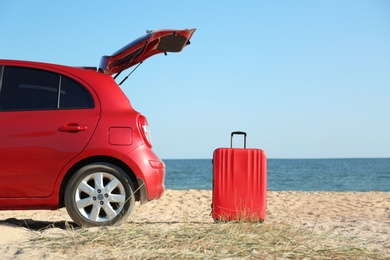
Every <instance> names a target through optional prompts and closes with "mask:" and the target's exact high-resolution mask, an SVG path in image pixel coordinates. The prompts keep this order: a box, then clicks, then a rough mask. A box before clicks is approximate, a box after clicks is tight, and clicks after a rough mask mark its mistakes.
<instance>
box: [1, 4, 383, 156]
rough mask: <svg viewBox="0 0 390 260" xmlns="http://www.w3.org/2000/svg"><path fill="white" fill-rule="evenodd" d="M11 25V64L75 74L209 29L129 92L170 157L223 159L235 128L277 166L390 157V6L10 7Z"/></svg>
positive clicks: (5, 35)
mask: <svg viewBox="0 0 390 260" xmlns="http://www.w3.org/2000/svg"><path fill="white" fill-rule="evenodd" d="M0 23H1V25H2V26H1V28H2V30H1V31H2V32H1V40H0V58H6V59H23V60H34V61H44V62H50V63H59V64H65V65H75V66H81V65H86V66H97V65H98V64H99V60H100V57H101V56H102V55H110V54H112V53H114V52H115V51H116V50H118V49H119V48H121V47H122V46H124V45H126V44H127V43H129V42H130V41H132V40H134V39H135V38H138V37H139V36H142V35H144V34H145V30H147V29H162V28H175V29H183V28H197V31H196V32H195V34H194V36H193V38H192V44H191V45H190V46H188V47H186V48H185V49H184V51H183V52H181V53H178V54H177V53H174V54H173V53H172V54H168V56H166V57H165V56H164V55H159V56H154V57H152V58H150V59H149V60H147V61H146V62H144V63H143V64H142V65H141V66H140V67H139V68H138V70H137V71H136V72H135V73H134V74H133V75H132V76H131V77H130V78H129V79H128V80H127V81H126V82H125V83H124V84H123V85H122V88H123V89H124V91H125V93H126V94H127V95H128V97H129V99H130V100H131V102H132V104H133V106H134V107H135V109H137V110H138V111H140V112H142V113H143V114H145V115H146V116H147V118H148V120H149V123H150V125H151V130H152V136H153V143H154V150H155V151H156V153H157V154H158V155H159V156H160V157H161V158H163V159H171V158H211V157H212V153H213V150H214V149H216V148H218V147H226V146H229V145H230V132H231V131H234V130H242V131H246V132H247V133H248V140H247V144H248V147H256V148H262V149H264V150H265V151H266V153H267V155H268V157H269V158H338V157H343V158H345V157H390V136H389V135H390V1H388V0H382V1H381V0H366V1H359V0H351V1H344V0H335V1H332V0H327V1H314V0H310V1H309V0H308V1H288V0H286V1H260V0H253V1H192V2H190V1H186V2H183V1H111V2H108V1H70V0H68V1H61V2H59V1H27V0H25V1H2V2H1V3H0ZM236 141H237V142H236V143H235V145H236V146H240V145H241V142H240V141H241V140H240V139H239V138H237V140H236Z"/></svg>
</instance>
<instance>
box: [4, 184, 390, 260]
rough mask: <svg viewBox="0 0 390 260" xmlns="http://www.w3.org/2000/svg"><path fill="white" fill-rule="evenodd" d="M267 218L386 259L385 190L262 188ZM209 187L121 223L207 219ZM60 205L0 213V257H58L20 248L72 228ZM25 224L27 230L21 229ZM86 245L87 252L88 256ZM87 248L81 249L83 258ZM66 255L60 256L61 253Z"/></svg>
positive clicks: (169, 197)
mask: <svg viewBox="0 0 390 260" xmlns="http://www.w3.org/2000/svg"><path fill="white" fill-rule="evenodd" d="M267 196H268V199H267V216H266V220H265V222H264V224H266V223H267V221H269V222H270V220H272V221H277V222H285V223H289V224H291V225H294V226H297V227H300V228H307V229H310V230H312V231H314V232H317V233H319V234H330V235H340V236H344V237H355V238H357V239H358V242H359V245H360V246H361V247H364V248H370V249H374V250H375V249H376V250H379V251H380V252H381V253H382V254H383V255H384V256H385V257H389V258H390V193H384V192H296V191H278V192H277V191H268V193H267ZM211 199H212V192H211V191H210V190H184V191H178V190H167V191H166V192H165V194H164V196H163V197H162V198H161V199H160V200H156V201H151V202H149V203H147V204H145V205H142V206H140V205H139V204H137V205H136V208H135V210H134V212H133V214H132V216H131V217H130V218H129V219H128V220H127V222H132V223H137V224H140V225H142V224H146V223H147V224H154V225H157V226H158V228H159V229H165V228H170V227H172V226H174V225H178V224H182V223H188V224H191V223H194V224H199V223H204V224H207V223H210V224H211V223H213V222H214V221H213V219H212V218H211V216H210V213H211ZM67 221H71V219H70V218H69V216H68V214H67V212H66V210H65V209H60V210H56V211H46V210H45V211H36V210H32V211H0V248H1V249H0V255H2V256H4V257H5V258H6V259H11V258H12V259H31V258H33V259H64V255H62V254H60V253H59V254H58V256H57V255H56V252H53V250H50V249H45V248H39V249H34V248H31V247H28V248H26V247H24V245H26V244H27V243H28V242H29V241H30V240H31V239H33V238H37V237H40V236H45V235H47V234H48V233H50V232H75V231H72V230H69V229H67V228H66V225H67ZM27 227H28V228H27ZM93 252H94V250H93V248H91V256H92V255H93ZM85 254H87V255H88V252H83V256H85ZM65 257H66V256H65Z"/></svg>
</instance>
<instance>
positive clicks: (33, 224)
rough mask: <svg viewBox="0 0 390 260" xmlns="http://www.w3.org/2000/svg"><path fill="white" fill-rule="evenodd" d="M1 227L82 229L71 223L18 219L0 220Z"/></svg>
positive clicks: (38, 229) (35, 229)
mask: <svg viewBox="0 0 390 260" xmlns="http://www.w3.org/2000/svg"><path fill="white" fill-rule="evenodd" d="M0 225H13V226H19V227H24V228H27V229H30V230H34V231H44V230H46V229H51V228H60V229H64V230H69V229H78V228H80V227H79V226H78V225H77V224H76V223H75V222H69V221H56V222H51V221H40V220H33V219H17V218H8V219H6V220H0Z"/></svg>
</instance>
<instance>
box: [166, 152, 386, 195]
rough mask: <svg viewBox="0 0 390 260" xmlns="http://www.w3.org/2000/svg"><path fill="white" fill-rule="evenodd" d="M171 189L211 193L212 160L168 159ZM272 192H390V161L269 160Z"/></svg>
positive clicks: (167, 165)
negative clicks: (197, 190) (207, 191)
mask: <svg viewBox="0 0 390 260" xmlns="http://www.w3.org/2000/svg"><path fill="white" fill-rule="evenodd" d="M164 162H165V164H166V167H167V170H166V178H165V186H166V188H167V189H173V190H187V189H202V190H211V189H212V186H213V172H212V171H213V170H212V160H211V159H201V160H164ZM267 166H268V182H267V186H268V190H274V191H282V190H296V191H385V192H390V158H377V159H375V158H374V159H268V160H267Z"/></svg>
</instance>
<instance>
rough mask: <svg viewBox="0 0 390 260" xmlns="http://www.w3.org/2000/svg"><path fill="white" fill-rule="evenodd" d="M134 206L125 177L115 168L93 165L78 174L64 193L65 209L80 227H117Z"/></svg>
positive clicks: (125, 175) (123, 173)
mask: <svg viewBox="0 0 390 260" xmlns="http://www.w3.org/2000/svg"><path fill="white" fill-rule="evenodd" d="M134 205H135V199H134V188H133V185H132V182H131V180H130V178H129V177H128V176H127V174H126V173H125V172H124V171H123V170H122V169H120V168H118V167H116V166H115V165H112V164H108V163H93V164H89V165H87V166H84V167H83V168H81V169H80V170H78V171H77V172H76V173H75V174H74V175H73V176H72V178H71V179H70V180H69V182H68V184H67V186H66V190H65V207H66V210H67V211H68V214H69V216H70V217H71V218H72V219H73V221H74V222H76V223H77V224H78V225H80V226H85V227H94V226H109V225H116V224H120V223H121V222H122V221H123V220H125V219H126V218H127V217H128V216H129V215H130V214H131V211H132V210H133V208H134Z"/></svg>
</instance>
